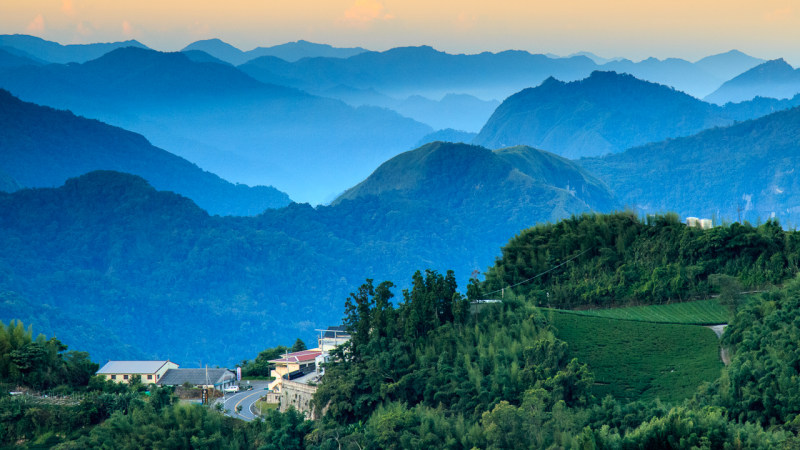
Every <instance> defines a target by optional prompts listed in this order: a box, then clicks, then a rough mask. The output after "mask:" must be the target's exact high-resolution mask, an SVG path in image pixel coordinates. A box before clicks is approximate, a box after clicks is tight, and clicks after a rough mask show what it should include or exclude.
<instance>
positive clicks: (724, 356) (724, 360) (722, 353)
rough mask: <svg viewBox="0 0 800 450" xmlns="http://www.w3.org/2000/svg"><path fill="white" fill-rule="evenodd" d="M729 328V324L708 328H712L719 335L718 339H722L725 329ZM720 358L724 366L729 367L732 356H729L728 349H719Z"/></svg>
mask: <svg viewBox="0 0 800 450" xmlns="http://www.w3.org/2000/svg"><path fill="white" fill-rule="evenodd" d="M727 326H728V324H723V325H712V326H710V327H708V328H711V329H712V330H713V331H714V333H716V334H717V337H718V338H720V339H722V333H724V332H725V327H727ZM719 357H720V359H722V364H725V365H726V366H727V365H728V364H730V363H731V356H730V355H729V354H728V349H727V348H725V347H722V346H720V348H719Z"/></svg>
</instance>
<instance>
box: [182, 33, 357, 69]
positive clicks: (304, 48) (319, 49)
mask: <svg viewBox="0 0 800 450" xmlns="http://www.w3.org/2000/svg"><path fill="white" fill-rule="evenodd" d="M189 50H202V51H204V52H206V53H208V54H209V55H212V56H214V57H216V58H219V59H221V60H223V61H225V62H228V63H230V64H233V65H234V66H238V65H240V64H244V63H246V62H247V61H250V60H252V59H255V58H259V57H262V56H273V57H276V58H280V59H282V60H284V61H288V62H295V61H297V60H300V59H303V58H320V57H321V58H349V57H351V56H354V55H357V54H359V53H364V52H366V51H368V50H366V49H364V48H361V47H353V48H339V47H333V46H331V45H328V44H316V43H313V42H308V41H304V40H302V39H301V40H299V41H295V42H287V43H285V44H279V45H274V46H272V47H256V48H254V49H253V50H248V51H242V50H240V49H238V48H236V47H234V46H233V45H231V44H228V43H227V42H224V41H222V40H220V39H206V40H201V41H196V42H192V43H191V44H189V45H187V46H186V47H184V48H183V50H181V51H182V52H185V51H189Z"/></svg>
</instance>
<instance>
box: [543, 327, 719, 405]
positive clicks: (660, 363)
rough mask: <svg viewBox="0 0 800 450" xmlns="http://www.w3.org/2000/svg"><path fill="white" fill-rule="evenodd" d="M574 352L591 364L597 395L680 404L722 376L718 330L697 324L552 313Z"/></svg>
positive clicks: (559, 333)
mask: <svg viewBox="0 0 800 450" xmlns="http://www.w3.org/2000/svg"><path fill="white" fill-rule="evenodd" d="M546 315H547V316H548V318H549V319H548V320H550V321H551V322H552V323H553V325H554V326H555V327H556V329H557V333H556V334H557V336H558V337H559V338H561V339H563V340H564V341H566V342H567V343H568V344H569V352H570V356H571V357H574V358H578V360H579V361H581V362H584V363H586V364H588V365H589V367H590V368H591V370H592V372H593V373H594V377H595V386H594V389H593V391H594V394H595V396H597V397H600V398H602V397H605V396H606V395H608V394H610V395H612V396H613V397H616V398H618V399H620V400H626V401H631V400H639V399H641V400H652V399H655V398H660V399H661V400H663V401H667V402H679V401H681V400H683V399H686V398H689V397H691V396H692V394H694V392H695V391H696V390H697V387H698V386H699V385H700V384H702V383H703V382H707V381H709V382H710V381H713V380H715V379H717V378H718V377H719V375H720V370H721V369H722V367H723V366H722V361H721V360H720V357H719V341H718V339H717V336H716V335H715V334H714V332H713V331H712V330H711V329H709V328H706V327H701V326H695V325H678V324H657V323H648V322H642V321H629V320H616V319H609V318H603V317H592V316H588V315H579V314H573V313H571V312H569V313H567V312H557V311H551V312H550V313H547V314H546Z"/></svg>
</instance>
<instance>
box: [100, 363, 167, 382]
mask: <svg viewBox="0 0 800 450" xmlns="http://www.w3.org/2000/svg"><path fill="white" fill-rule="evenodd" d="M177 368H178V365H177V364H175V363H174V362H172V361H170V360H165V361H109V362H107V363H106V364H105V365H104V366H103V367H101V368H100V370H98V371H97V375H103V376H104V377H105V379H106V380H111V381H115V382H117V383H129V382H130V380H131V378H132V377H133V376H134V375H138V376H140V377H141V378H142V383H145V384H149V383H156V382H158V381H159V380H160V379H161V377H162V376H164V373H165V372H167V370H169V369H177Z"/></svg>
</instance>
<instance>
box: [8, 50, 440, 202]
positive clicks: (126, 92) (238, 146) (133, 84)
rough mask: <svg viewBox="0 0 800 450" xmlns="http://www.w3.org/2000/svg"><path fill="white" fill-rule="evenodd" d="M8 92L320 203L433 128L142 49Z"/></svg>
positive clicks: (20, 78) (39, 77) (25, 79)
mask: <svg viewBox="0 0 800 450" xmlns="http://www.w3.org/2000/svg"><path fill="white" fill-rule="evenodd" d="M0 87H4V88H6V89H8V90H9V91H10V92H12V93H13V94H14V95H17V96H19V97H20V98H21V99H23V100H26V101H32V102H35V103H39V104H43V105H48V106H52V107H56V108H61V109H70V110H72V111H73V112H75V113H76V114H80V115H82V116H86V117H91V118H95V119H99V120H102V121H104V122H107V123H110V124H112V125H116V126H121V127H123V128H126V129H129V130H132V131H135V132H138V133H141V134H144V135H145V136H147V138H148V139H149V140H150V141H151V142H153V143H154V144H155V145H156V146H158V147H161V148H164V149H167V150H169V151H170V152H172V153H175V154H177V155H179V156H182V157H184V158H186V159H188V160H190V161H192V162H194V163H196V164H198V165H199V166H200V167H202V168H203V169H205V170H210V171H212V172H214V173H216V174H218V175H220V176H222V177H223V178H225V179H228V180H231V181H235V182H240V183H246V184H251V185H256V184H268V185H273V186H275V187H277V188H279V189H280V190H282V191H284V192H287V193H288V194H289V195H290V196H291V197H292V198H294V199H296V200H298V201H309V202H314V203H318V202H321V201H323V200H325V199H326V198H330V197H331V196H332V195H333V194H336V193H340V192H342V191H344V189H346V188H347V187H350V186H352V185H353V184H355V183H357V182H358V181H360V180H361V179H363V178H364V177H366V176H367V175H368V174H369V172H370V171H371V170H373V169H374V168H375V167H377V166H378V164H380V163H381V162H383V161H385V160H386V159H387V158H390V157H391V156H394V155H396V154H398V153H400V152H402V151H405V150H407V149H409V148H411V147H412V145H413V144H414V143H416V142H417V141H418V140H419V139H420V138H421V137H422V136H424V135H426V134H428V133H430V132H431V131H433V130H432V129H431V128H430V127H428V126H426V125H423V124H421V123H419V122H415V121H413V120H411V119H407V118H404V117H401V116H400V115H398V114H397V113H395V112H392V111H388V110H386V109H382V108H374V107H360V108H353V107H350V106H348V105H346V104H344V103H342V102H340V101H337V100H332V99H325V98H320V97H316V96H312V95H309V94H306V93H304V92H301V91H298V90H296V89H292V88H287V87H280V86H275V85H266V84H263V83H261V82H258V81H256V80H254V79H253V78H251V77H249V76H247V75H245V74H244V73H242V72H240V71H239V70H237V69H236V68H234V67H231V66H229V65H225V64H216V63H202V62H194V61H192V60H191V59H190V58H189V57H187V56H186V55H185V54H182V53H160V52H156V51H152V50H144V49H138V48H124V49H117V50H114V51H112V52H110V53H108V54H106V55H104V56H103V57H101V58H99V59H96V60H93V61H89V62H87V63H84V64H70V65H48V66H43V67H19V68H13V69H6V70H3V71H0Z"/></svg>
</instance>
